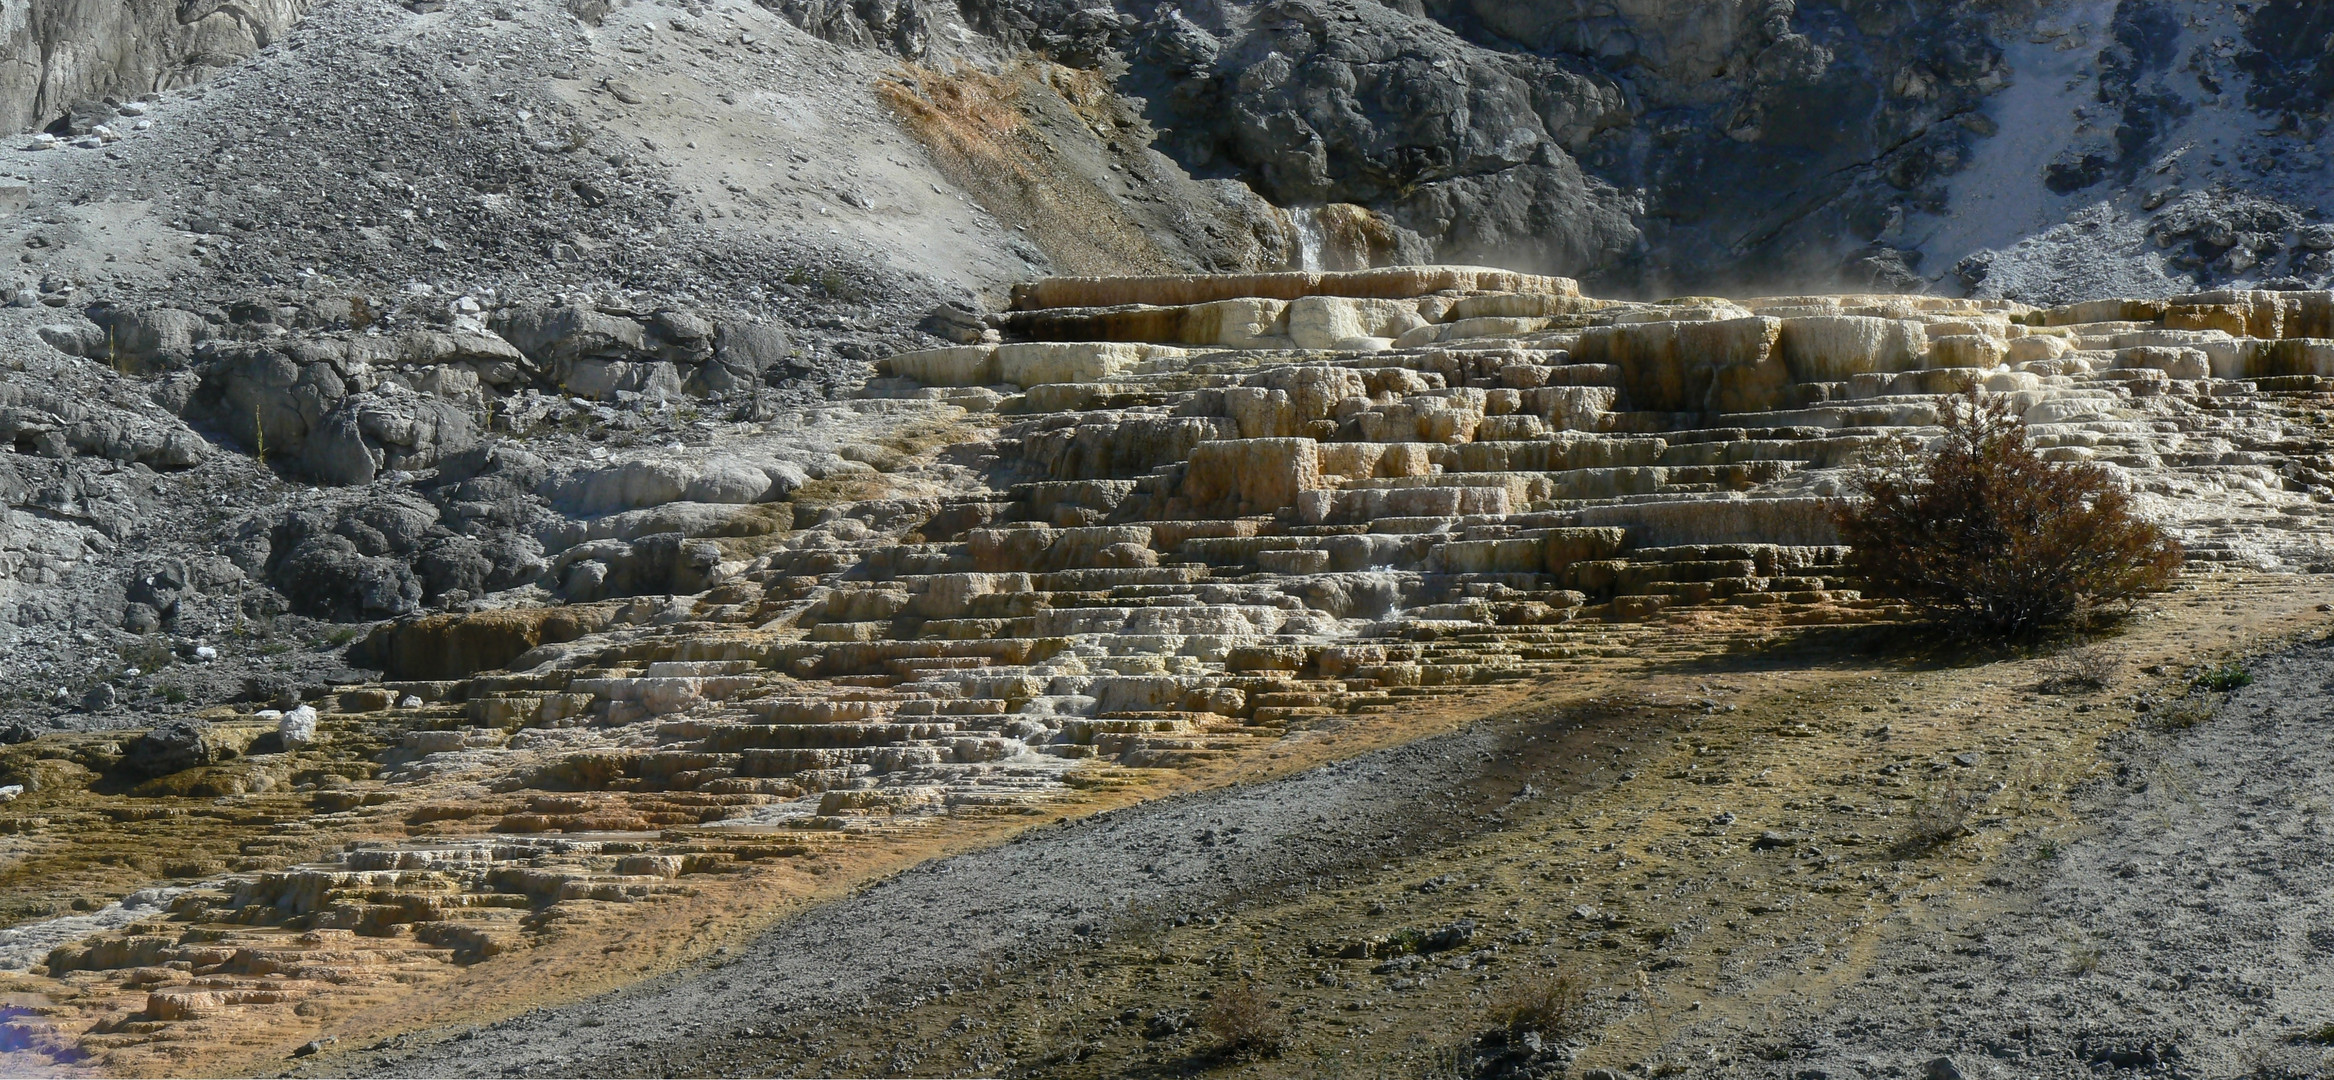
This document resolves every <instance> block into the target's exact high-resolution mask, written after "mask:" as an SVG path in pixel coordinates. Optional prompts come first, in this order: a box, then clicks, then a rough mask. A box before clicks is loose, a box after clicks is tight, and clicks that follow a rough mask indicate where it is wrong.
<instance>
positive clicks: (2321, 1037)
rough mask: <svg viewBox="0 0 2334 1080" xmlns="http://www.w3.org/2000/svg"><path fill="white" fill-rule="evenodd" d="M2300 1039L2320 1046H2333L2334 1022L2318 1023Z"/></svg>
mask: <svg viewBox="0 0 2334 1080" xmlns="http://www.w3.org/2000/svg"><path fill="white" fill-rule="evenodd" d="M2301 1041H2303V1042H2307V1043H2316V1044H2318V1045H2320V1046H2334V1024H2320V1025H2318V1026H2317V1027H2316V1028H2314V1029H2312V1030H2311V1031H2310V1032H2309V1033H2307V1034H2305V1035H2303V1036H2301Z"/></svg>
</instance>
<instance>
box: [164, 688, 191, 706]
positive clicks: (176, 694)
mask: <svg viewBox="0 0 2334 1080" xmlns="http://www.w3.org/2000/svg"><path fill="white" fill-rule="evenodd" d="M162 700H163V701H165V702H167V703H169V704H172V705H184V704H186V691H185V690H184V689H183V688H181V687H176V686H166V687H163V688H162Z"/></svg>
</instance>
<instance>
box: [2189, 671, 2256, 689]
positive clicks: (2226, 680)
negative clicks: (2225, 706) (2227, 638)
mask: <svg viewBox="0 0 2334 1080" xmlns="http://www.w3.org/2000/svg"><path fill="white" fill-rule="evenodd" d="M2252 684H2253V673H2252V672H2250V671H2247V670H2245V669H2244V668H2243V667H2241V666H2239V665H2237V664H2222V665H2220V666H2219V667H2215V668H2213V669H2211V670H2209V671H2207V672H2205V673H2204V674H2202V675H2199V676H2197V677H2196V680H2195V685H2196V686H2197V687H2199V688H2201V689H2205V690H2210V691H2212V692H2213V693H2216V694H2226V693H2228V692H2229V691H2231V690H2235V689H2237V688H2238V687H2242V686H2251V685H2252Z"/></svg>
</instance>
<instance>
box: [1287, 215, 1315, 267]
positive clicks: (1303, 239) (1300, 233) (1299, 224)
mask: <svg viewBox="0 0 2334 1080" xmlns="http://www.w3.org/2000/svg"><path fill="white" fill-rule="evenodd" d="M1288 214H1289V228H1290V229H1291V230H1293V231H1294V232H1295V233H1296V234H1297V252H1296V254H1297V269H1299V270H1319V269H1321V208H1320V207H1318V206H1294V207H1290V208H1289V211H1288Z"/></svg>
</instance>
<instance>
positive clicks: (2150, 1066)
mask: <svg viewBox="0 0 2334 1080" xmlns="http://www.w3.org/2000/svg"><path fill="white" fill-rule="evenodd" d="M2253 674H2254V676H2255V681H2254V682H2253V684H2252V685H2251V686H2248V687H2244V688H2242V689H2239V690H2237V691H2235V692H2234V693H2232V694H2231V695H2230V697H2229V700H2228V701H2227V703H2226V704H2225V705H2224V706H2223V707H2222V708H2221V710H2220V712H2219V713H2218V715H2216V716H2215V717H2214V718H2213V719H2212V720H2210V721H2208V722H2205V723H2203V724H2200V725H2198V726H2195V727H2192V728H2187V729H2184V730H2166V729H2165V728H2164V726H2162V725H2157V726H2156V727H2154V728H2152V729H2151V728H2149V727H2139V728H2134V729H2133V730H2131V731H2129V732H2126V733H2124V734H2123V735H2121V736H2117V737H2115V738H2113V739H2111V740H2109V741H2108V742H2107V743H2106V744H2104V745H2103V747H2102V749H2103V750H2105V751H2106V752H2107V757H2108V760H2109V761H2110V762H2111V763H2112V764H2114V765H2115V767H2116V772H2115V773H2114V775H2113V776H2112V777H2111V778H2109V779H2107V780H2104V781H2101V782H2099V783H2098V784H2097V785H2096V786H2095V787H2094V788H2093V789H2091V790H2090V791H2089V792H2087V794H2089V795H2090V796H2091V798H2092V799H2093V800H2094V801H2093V802H2092V805H2090V806H2088V807H2087V808H2085V813H2084V814H2083V816H2084V818H2085V819H2086V825H2087V829H2086V834H2085V835H2082V836H2081V837H2080V839H2076V840H2074V841H2072V842H2069V843H2065V844H2063V845H2060V846H2057V847H2055V848H2053V847H2046V846H2038V847H2036V848H2031V849H2029V850H2027V851H2025V852H2023V853H2022V855H2023V856H2024V857H2023V858H2022V859H2018V860H2015V861H2005V863H2004V865H2003V867H2002V868H2001V869H1998V870H1996V871H1995V875H1996V880H2001V881H2003V882H2004V884H2005V885H2007V886H2009V887H2008V888H2007V889H2006V890H2004V891H2005V892H2006V893H2007V895H2006V896H2003V897H2000V898H1998V899H1996V900H1994V901H1993V902H1991V903H1987V904H1984V905H1983V907H1981V908H1980V910H1979V911H1978V912H1977V913H1975V914H1972V915H1970V916H1969V917H1966V918H1959V919H1955V920H1952V921H1949V922H1939V923H1937V924H1933V925H1918V926H1903V927H1901V929H1900V930H1899V932H1898V933H1897V934H1896V935H1895V936H1894V938H1893V940H1891V941H1889V942H1888V943H1887V944H1886V945H1884V946H1883V947H1882V948H1881V950H1880V952H1879V954H1878V955H1877V956H1876V957H1875V962H1874V963H1873V964H1872V965H1871V966H1870V967H1869V968H1868V970H1867V972H1866V974H1865V976H1864V977H1863V979H1862V980H1861V982H1860V983H1858V984H1857V985H1856V986H1854V987H1853V988H1852V989H1850V990H1848V991H1846V992H1843V993H1842V994H1840V995H1839V998H1838V1000H1837V1001H1835V1002H1832V1003H1830V1004H1829V1005H1828V1007H1826V1008H1825V1009H1823V1010H1822V1011H1820V1012H1816V1013H1814V1014H1813V1015H1810V1016H1808V1017H1807V1018H1806V1019H1804V1020H1802V1021H1800V1022H1798V1023H1796V1024H1794V1025H1792V1026H1791V1027H1790V1028H1787V1029H1786V1035H1785V1037H1784V1038H1783V1039H1782V1040H1780V1042H1779V1043H1778V1044H1777V1045H1774V1046H1772V1047H1770V1048H1768V1053H1770V1054H1772V1055H1773V1056H1775V1057H1778V1058H1781V1060H1780V1061H1775V1062H1762V1061H1758V1060H1757V1059H1756V1058H1755V1057H1754V1058H1753V1061H1752V1063H1751V1064H1752V1065H1753V1066H1754V1067H1753V1068H1751V1069H1750V1070H1749V1074H1750V1075H1765V1076H1780V1077H1794V1078H1817V1077H1861V1076H1905V1075H1915V1076H1917V1075H1923V1074H1924V1071H1925V1069H1926V1068H1927V1066H1928V1063H1929V1062H1931V1061H1933V1060H1935V1059H1936V1058H1938V1057H1941V1056H1942V1057H1947V1058H1949V1059H1950V1060H1951V1062H1952V1063H1953V1065H1954V1067H1955V1069H1957V1070H1958V1071H1959V1072H1960V1073H1962V1074H1963V1075H1966V1076H2005V1077H2008V1076H2066V1075H2078V1074H2083V1073H2087V1072H2111V1071H2112V1072H2117V1073H2121V1074H2125V1075H2153V1076H2181V1077H2186V1076H2194V1077H2208V1076H2275V1077H2287V1076H2291V1077H2302V1076H2313V1077H2314V1076H2322V1075H2325V1074H2326V1070H2327V1069H2329V1068H2330V1067H2334V1055H2330V1054H2329V1052H2328V1045H2327V1044H2328V1043H2330V1042H2334V922H2329V921H2328V918H2327V916H2328V913H2329V908H2330V906H2334V646H2329V645H2328V644H2326V643H2318V644H2312V645H2305V646H2302V647H2299V648H2297V649H2294V650H2292V651H2290V652H2286V653H2283V654H2280V655H2277V656H2273V657H2270V658H2267V659H2264V660H2261V661H2258V662H2257V663H2256V664H2255V665H2254V666H2253ZM1724 1035H1725V1033H1724V1032H1720V1031H1687V1032H1681V1033H1680V1034H1679V1037H1678V1039H1677V1040H1676V1042H1677V1044H1678V1045H1681V1046H1683V1045H1691V1044H1696V1043H1704V1042H1711V1041H1729V1040H1725V1039H1724ZM1940 1071H1941V1070H1940Z"/></svg>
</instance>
